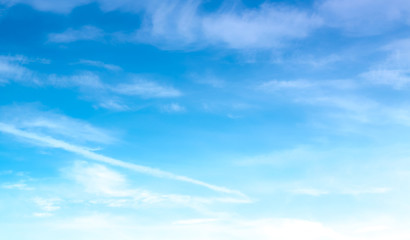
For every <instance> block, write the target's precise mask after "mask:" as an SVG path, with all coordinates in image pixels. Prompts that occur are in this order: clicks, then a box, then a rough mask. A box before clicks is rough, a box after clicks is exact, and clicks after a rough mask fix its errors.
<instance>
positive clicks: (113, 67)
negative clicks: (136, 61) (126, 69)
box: [79, 59, 121, 71]
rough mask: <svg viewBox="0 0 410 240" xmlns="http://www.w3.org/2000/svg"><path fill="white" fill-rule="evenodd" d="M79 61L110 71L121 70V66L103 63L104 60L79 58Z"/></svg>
mask: <svg viewBox="0 0 410 240" xmlns="http://www.w3.org/2000/svg"><path fill="white" fill-rule="evenodd" d="M79 63H80V64H84V65H90V66H95V67H100V68H105V69H107V70H110V71H119V70H121V67H119V66H117V65H114V64H108V63H104V62H101V61H93V60H87V59H81V60H80V61H79Z"/></svg>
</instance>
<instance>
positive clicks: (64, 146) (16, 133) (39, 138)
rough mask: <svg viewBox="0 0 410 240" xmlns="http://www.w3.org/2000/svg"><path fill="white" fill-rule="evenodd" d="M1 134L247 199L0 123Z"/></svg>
mask: <svg viewBox="0 0 410 240" xmlns="http://www.w3.org/2000/svg"><path fill="white" fill-rule="evenodd" d="M0 132H3V133H8V134H11V135H14V136H18V137H22V138H26V139H30V140H35V141H37V142H40V143H43V144H46V145H48V146H49V147H52V148H59V149H63V150H66V151H68V152H72V153H76V154H78V155H81V156H84V157H86V158H88V159H92V160H95V161H99V162H104V163H108V164H110V165H113V166H118V167H123V168H127V169H130V170H133V171H135V172H139V173H143V174H147V175H151V176H155V177H159V178H168V179H173V180H178V181H183V182H188V183H192V184H196V185H199V186H203V187H206V188H208V189H211V190H213V191H216V192H222V193H228V194H235V195H239V196H241V197H246V196H245V195H244V194H243V193H241V192H239V191H236V190H232V189H228V188H225V187H221V186H216V185H213V184H209V183H206V182H203V181H199V180H196V179H193V178H189V177H185V176H181V175H177V174H174V173H171V172H166V171H162V170H160V169H156V168H151V167H147V166H142V165H138V164H134V163H128V162H124V161H121V160H118V159H115V158H111V157H107V156H104V155H102V154H98V153H95V152H92V151H90V150H88V149H86V148H84V147H81V146H76V145H73V144H70V143H67V142H64V141H61V140H58V139H55V138H52V137H48V136H40V135H37V134H35V133H31V132H27V131H23V130H20V129H17V128H15V127H14V126H12V125H9V124H5V123H1V122H0Z"/></svg>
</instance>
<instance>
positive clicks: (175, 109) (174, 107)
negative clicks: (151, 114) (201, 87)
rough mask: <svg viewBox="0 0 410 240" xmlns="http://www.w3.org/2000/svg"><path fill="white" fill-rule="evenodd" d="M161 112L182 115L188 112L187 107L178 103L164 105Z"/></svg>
mask: <svg viewBox="0 0 410 240" xmlns="http://www.w3.org/2000/svg"><path fill="white" fill-rule="evenodd" d="M161 110H162V111H164V112H169V113H180V112H185V111H186V109H185V107H183V106H181V105H179V104H178V103H171V104H166V105H162V106H161Z"/></svg>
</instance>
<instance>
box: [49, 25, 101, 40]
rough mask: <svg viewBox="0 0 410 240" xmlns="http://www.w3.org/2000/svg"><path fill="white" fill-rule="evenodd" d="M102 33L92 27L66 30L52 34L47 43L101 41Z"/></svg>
mask: <svg viewBox="0 0 410 240" xmlns="http://www.w3.org/2000/svg"><path fill="white" fill-rule="evenodd" d="M103 37H104V32H103V31H102V30H101V29H99V28H96V27H94V26H83V27H81V28H80V29H78V30H75V29H71V28H69V29H67V30H66V31H64V32H62V33H52V34H50V35H49V36H48V41H49V42H55V43H70V42H75V41H84V40H102V39H103Z"/></svg>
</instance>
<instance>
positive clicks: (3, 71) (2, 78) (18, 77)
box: [0, 56, 40, 84]
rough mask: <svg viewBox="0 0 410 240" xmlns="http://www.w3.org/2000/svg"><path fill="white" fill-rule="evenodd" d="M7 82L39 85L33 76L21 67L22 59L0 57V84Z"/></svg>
mask: <svg viewBox="0 0 410 240" xmlns="http://www.w3.org/2000/svg"><path fill="white" fill-rule="evenodd" d="M9 81H16V82H22V83H30V82H34V83H36V84H40V82H39V80H38V79H37V78H36V76H35V74H34V73H33V72H32V71H31V70H29V69H28V68H26V67H25V66H23V59H16V58H12V57H9V56H0V82H3V83H7V82H9Z"/></svg>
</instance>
